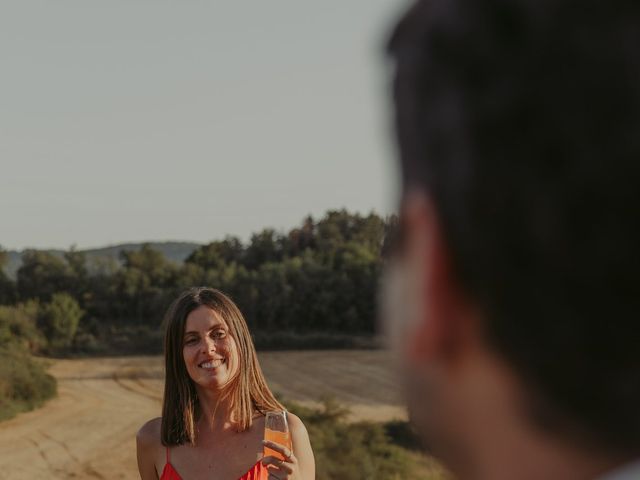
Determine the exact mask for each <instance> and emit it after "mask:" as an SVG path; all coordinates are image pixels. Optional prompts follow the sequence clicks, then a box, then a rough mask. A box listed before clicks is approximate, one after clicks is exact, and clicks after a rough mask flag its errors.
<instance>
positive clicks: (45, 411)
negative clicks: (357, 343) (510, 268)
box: [0, 351, 406, 480]
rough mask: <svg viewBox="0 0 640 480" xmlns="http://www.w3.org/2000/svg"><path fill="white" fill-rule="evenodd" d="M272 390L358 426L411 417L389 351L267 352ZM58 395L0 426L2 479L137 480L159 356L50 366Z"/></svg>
mask: <svg viewBox="0 0 640 480" xmlns="http://www.w3.org/2000/svg"><path fill="white" fill-rule="evenodd" d="M260 360H261V363H262V366H263V368H264V370H265V374H266V376H267V378H268V380H269V383H270V385H271V386H272V388H273V390H274V391H276V392H278V393H279V394H281V395H282V396H284V398H286V399H290V400H295V401H298V402H301V403H306V404H313V403H315V402H316V401H317V400H318V399H319V398H321V397H322V396H323V395H331V396H334V397H335V398H337V399H338V400H340V401H341V402H343V403H345V404H346V405H348V406H349V407H350V408H351V410H352V412H353V413H352V418H353V419H354V420H360V419H371V420H380V421H383V420H389V419H393V418H398V419H403V418H406V413H405V411H404V409H403V408H402V406H401V403H400V398H399V395H398V387H397V383H396V380H395V377H394V375H393V373H392V369H391V368H390V366H389V358H388V355H387V354H386V353H385V352H383V351H296V352H265V353H261V354H260ZM51 363H52V366H51V369H50V372H51V373H52V374H53V375H54V376H55V377H56V378H57V379H58V390H59V395H58V397H57V398H55V399H54V400H51V401H49V402H48V403H47V404H46V405H45V406H44V407H43V408H41V409H39V410H36V411H33V412H29V413H26V414H23V415H20V416H18V417H17V418H14V419H13V420H9V421H7V422H3V423H0V452H2V455H0V472H1V473H0V478H2V479H6V480H21V479H25V480H26V479H29V480H31V479H34V478H49V479H68V478H78V479H85V478H86V479H106V478H110V479H111V478H137V469H136V460H135V440H134V437H135V432H136V431H137V429H138V428H139V427H140V425H141V424H142V423H143V422H144V421H145V420H147V419H149V418H151V417H154V416H158V415H159V412H160V402H161V397H162V383H163V380H162V378H163V368H162V360H161V358H160V357H121V358H92V359H79V360H55V361H51Z"/></svg>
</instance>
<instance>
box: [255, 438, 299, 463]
mask: <svg viewBox="0 0 640 480" xmlns="http://www.w3.org/2000/svg"><path fill="white" fill-rule="evenodd" d="M262 443H263V445H264V446H265V447H268V448H270V449H271V450H275V451H276V452H278V453H280V454H282V456H284V458H285V460H286V461H287V462H291V461H292V460H293V459H294V456H293V452H292V451H291V450H289V449H288V448H287V447H285V446H284V445H280V444H279V443H275V442H271V441H269V440H263V441H262Z"/></svg>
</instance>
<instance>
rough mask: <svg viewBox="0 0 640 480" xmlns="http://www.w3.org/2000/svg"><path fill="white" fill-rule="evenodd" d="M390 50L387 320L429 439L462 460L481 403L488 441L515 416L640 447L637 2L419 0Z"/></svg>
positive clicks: (551, 429)
mask: <svg viewBox="0 0 640 480" xmlns="http://www.w3.org/2000/svg"><path fill="white" fill-rule="evenodd" d="M389 49H390V52H391V56H392V58H393V60H394V64H395V79H394V100H395V107H396V126H397V138H398V144H399V154H400V159H401V164H402V178H403V192H404V193H403V198H402V205H401V222H400V224H401V227H400V229H401V232H400V235H399V239H398V245H397V253H396V259H395V261H394V262H393V263H394V264H395V269H396V270H398V269H401V271H400V272H399V273H398V277H399V278H401V279H402V282H403V283H402V284H399V283H397V282H395V289H396V290H397V292H396V293H397V295H396V301H395V302H392V303H393V304H395V307H392V314H391V317H392V318H391V321H390V322H389V323H390V326H391V329H392V330H395V331H396V333H397V334H396V336H397V337H399V338H400V340H401V344H402V345H403V347H404V349H403V351H404V361H405V363H406V366H407V371H408V372H409V373H408V375H409V376H410V377H411V388H410V392H409V393H410V401H412V402H416V405H415V406H414V408H413V409H412V410H413V414H414V415H416V419H415V421H416V423H417V424H418V425H419V426H420V428H421V429H422V430H423V433H424V435H425V437H426V440H427V443H430V444H431V445H432V447H433V448H434V449H435V451H436V452H440V453H441V454H443V455H444V456H445V457H450V458H451V461H452V462H453V463H455V462H456V461H457V459H458V458H461V459H462V458H466V459H467V460H468V458H467V457H466V455H467V452H466V451H465V449H466V448H467V447H468V442H467V443H465V441H462V440H461V438H466V439H468V437H469V435H472V434H469V432H465V433H464V434H461V432H460V431H459V429H465V428H473V427H474V425H462V424H461V422H463V421H466V420H468V421H469V422H472V421H474V420H472V419H471V418H469V419H467V418H465V415H466V413H465V412H466V411H467V409H468V408H469V407H470V406H471V405H472V404H473V408H476V409H483V408H485V409H486V420H487V423H488V426H487V425H484V424H482V425H480V424H479V425H476V426H477V427H478V428H485V429H486V428H498V429H500V428H502V426H500V425H496V422H499V420H497V418H498V417H499V416H500V415H501V414H502V413H504V409H513V410H514V413H516V410H517V413H518V414H519V415H520V416H521V418H522V419H523V422H526V424H527V425H529V426H530V427H531V430H532V431H535V432H538V433H539V434H540V435H543V436H544V435H546V436H548V437H549V438H555V439H558V441H562V442H566V443H567V444H572V445H574V446H576V448H581V449H584V450H585V451H587V450H590V449H592V450H593V451H599V452H606V453H610V454H611V455H619V456H620V457H623V456H625V455H633V454H637V453H638V452H640V413H639V412H640V333H639V332H640V324H639V323H638V322H639V318H638V317H639V313H640V261H639V259H640V2H637V1H629V2H616V1H611V2H603V1H597V2H596V1H589V0H587V1H579V2H578V1H561V0H554V1H551V0H511V1H507V0H502V1H501V0H433V1H423V2H419V3H418V4H416V5H415V7H414V8H412V9H411V10H410V11H409V13H408V14H407V15H406V16H405V17H404V18H403V19H402V21H401V22H400V24H399V25H398V26H397V28H396V30H395V32H394V34H393V37H392V39H391V42H390V47H389ZM392 296H393V295H392ZM400 317H403V318H400ZM484 367H486V368H484ZM483 372H486V374H487V376H486V377H483V375H484V373H483ZM501 401H505V402H506V403H505V404H504V405H501V404H498V403H499V402H501ZM473 402H475V404H474V403H473ZM482 402H486V405H483V404H482ZM501 409H502V410H501ZM492 422H494V423H492ZM504 428H505V429H508V428H510V427H509V426H504ZM491 434H492V432H491V431H489V430H487V431H485V435H486V437H487V438H486V441H488V442H490V441H491V439H490V438H489V436H490V435H491ZM465 435H466V436H465ZM478 435H479V438H482V434H480V433H479V434H478Z"/></svg>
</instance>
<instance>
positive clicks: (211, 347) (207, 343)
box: [203, 337, 216, 353]
mask: <svg viewBox="0 0 640 480" xmlns="http://www.w3.org/2000/svg"><path fill="white" fill-rule="evenodd" d="M203 347H204V350H205V353H208V352H211V351H215V349H216V341H215V339H213V338H211V337H206V338H205V339H204V344H203Z"/></svg>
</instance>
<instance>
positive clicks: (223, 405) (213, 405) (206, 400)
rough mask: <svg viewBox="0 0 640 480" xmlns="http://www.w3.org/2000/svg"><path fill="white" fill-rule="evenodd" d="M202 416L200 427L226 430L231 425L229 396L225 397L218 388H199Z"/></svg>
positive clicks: (199, 422) (199, 421) (211, 429)
mask: <svg viewBox="0 0 640 480" xmlns="http://www.w3.org/2000/svg"><path fill="white" fill-rule="evenodd" d="M197 392H198V404H199V410H200V418H199V419H198V427H199V428H200V429H202V428H207V429H208V430H210V431H221V430H226V429H228V428H229V427H230V426H231V422H230V419H231V408H230V404H229V401H228V398H223V397H222V396H221V392H220V391H217V390H205V389H198V390H197Z"/></svg>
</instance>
